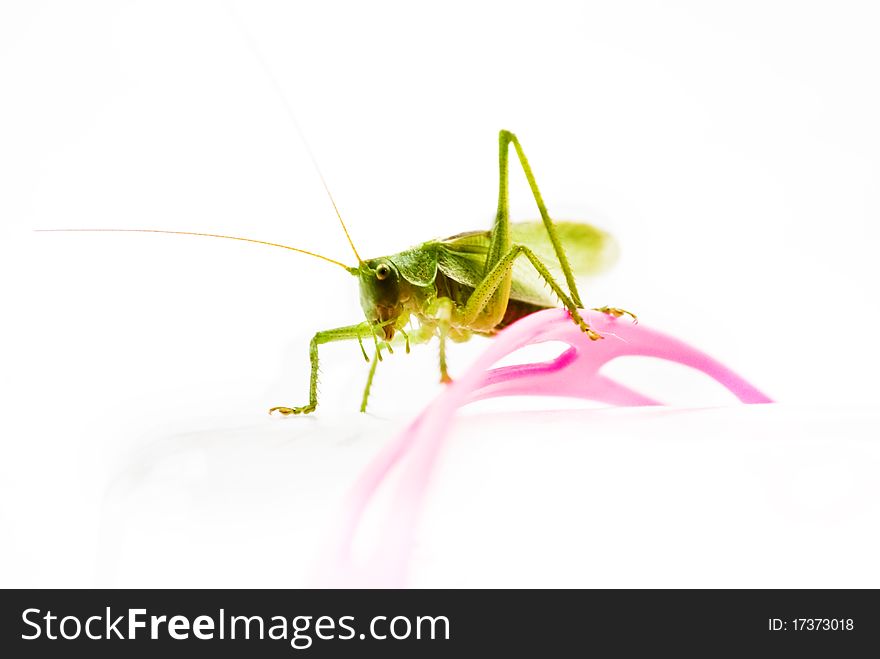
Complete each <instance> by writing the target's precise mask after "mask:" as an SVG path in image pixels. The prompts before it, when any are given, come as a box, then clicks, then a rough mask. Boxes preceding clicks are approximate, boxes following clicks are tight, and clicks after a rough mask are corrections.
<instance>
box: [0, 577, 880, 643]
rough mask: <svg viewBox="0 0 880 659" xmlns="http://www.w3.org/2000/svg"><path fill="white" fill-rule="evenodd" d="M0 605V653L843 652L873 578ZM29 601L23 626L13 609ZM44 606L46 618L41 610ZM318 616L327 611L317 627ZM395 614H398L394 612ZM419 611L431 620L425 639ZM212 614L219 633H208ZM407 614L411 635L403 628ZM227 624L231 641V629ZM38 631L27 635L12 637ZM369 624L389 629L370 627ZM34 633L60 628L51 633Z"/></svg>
mask: <svg viewBox="0 0 880 659" xmlns="http://www.w3.org/2000/svg"><path fill="white" fill-rule="evenodd" d="M0 604H2V605H0V631H2V636H0V650H2V654H3V656H6V657H35V656H39V657H54V656H59V657H60V656H68V655H69V654H70V653H71V652H85V653H87V656H90V657H119V656H158V657H162V658H163V659H164V658H166V657H193V656H202V655H204V656H248V657H264V656H265V657H269V656H272V657H285V656H286V657H291V656H301V655H305V656H309V657H323V656H334V657H338V656H355V655H357V656H364V653H365V652H366V653H367V656H372V655H373V654H380V655H381V656H407V657H414V656H416V657H424V656H458V655H459V653H467V654H466V655H463V656H471V655H472V653H476V652H488V653H492V656H496V655H497V654H499V653H515V656H586V655H588V654H591V653H595V652H599V651H601V652H602V654H601V655H600V656H634V655H633V653H636V652H638V653H641V655H642V656H655V655H661V654H662V655H664V656H665V655H666V654H671V655H672V656H717V655H718V654H724V655H728V654H729V653H731V652H742V653H748V656H763V653H765V652H766V653H771V652H773V653H785V654H784V655H779V656H791V655H789V653H795V652H797V653H798V656H821V655H825V656H852V655H851V654H849V653H852V652H856V651H858V650H865V649H870V648H873V650H874V651H876V650H877V648H878V647H880V597H878V592H877V591H875V590H591V591H585V590H406V591H401V590H6V591H0ZM108 607H109V609H110V621H111V629H110V630H109V631H108V629H107V608H108ZM28 609H31V611H30V612H29V613H27V618H28V620H29V621H30V622H31V623H32V624H28V623H26V622H25V621H24V619H23V615H25V611H26V610H28ZM130 609H145V612H144V613H142V614H136V615H135V616H134V617H135V621H136V622H143V623H144V624H145V626H144V627H137V628H135V629H134V632H135V638H134V640H129V639H125V640H120V639H119V638H117V636H118V635H124V636H125V635H128V632H129V628H128V624H129V621H130V619H131V617H132V616H130V615H129V610H130ZM221 609H222V610H223V615H222V616H221V614H220V611H221ZM34 610H38V612H35V611H34ZM48 612H51V615H52V616H55V618H54V619H53V618H49V620H48V622H47V620H46V619H45V616H46V614H47V613H48ZM65 616H74V617H76V618H77V621H73V620H72V619H68V620H67V621H66V622H65V623H64V625H65V626H64V633H65V634H67V635H68V636H74V635H75V631H76V629H77V625H78V624H79V628H80V632H79V636H78V638H75V639H72V640H66V639H63V638H60V633H61V629H60V624H59V623H60V621H61V619H62V618H64V617H65ZM94 616H98V618H94ZM119 616H123V619H122V620H121V621H120V620H118V617H119ZM151 616H156V617H157V619H158V620H159V621H158V622H157V623H155V624H156V627H155V632H156V635H157V637H158V638H157V639H155V640H154V639H152V638H150V633H151V631H152V625H153V622H152V620H151ZM160 616H165V621H162V620H161V619H160V618H159V617H160ZM173 616H184V617H185V618H186V624H184V622H182V621H181V619H178V621H177V622H176V623H175V625H176V626H175V628H174V631H175V633H176V634H177V635H178V636H181V635H182V634H188V638H187V639H185V640H175V639H174V638H172V637H171V634H170V632H169V629H168V625H167V621H168V620H170V619H171V617H173ZM199 616H207V617H209V618H211V623H210V625H209V623H208V621H207V620H206V619H204V618H203V619H202V621H201V622H200V623H199V628H198V631H199V633H200V634H201V635H202V636H207V635H209V634H210V635H212V636H213V638H212V639H210V640H203V639H199V638H196V635H195V630H194V628H193V624H194V622H195V621H196V619H197V618H198V617H199ZM233 616H245V617H248V618H251V617H253V616H258V617H261V618H262V629H263V631H262V635H263V636H264V639H263V640H258V639H256V638H251V639H245V638H242V636H243V635H244V633H245V632H244V628H245V626H246V625H245V623H244V622H243V621H242V620H237V621H236V622H234V623H231V620H232V617H233ZM299 616H310V618H309V619H308V620H306V619H305V618H302V617H299ZM321 616H326V617H327V618H324V619H323V622H321V625H320V627H321V628H320V629H318V628H317V625H318V622H319V621H318V618H319V617H321ZM345 616H351V619H348V618H344V617H345ZM378 616H384V619H383V618H377V617H378ZM396 616H403V617H405V618H406V620H397V621H394V618H395V617H396ZM89 617H93V619H92V621H91V623H90V627H89V632H90V633H92V635H93V636H98V635H101V636H104V635H106V634H105V633H109V635H110V636H111V637H112V638H110V640H105V639H102V640H91V639H88V638H86V636H85V633H86V629H85V623H86V622H87V620H88V618H89ZM273 617H277V618H275V619H274V620H273ZM420 617H421V618H423V619H422V621H421V622H420V623H418V619H419V618H420ZM426 617H430V618H436V620H435V621H434V623H433V624H434V627H433V630H434V631H433V634H434V636H435V638H433V639H431V638H429V636H430V633H431V631H430V630H431V621H430V620H428V619H427V618H426ZM442 617H445V618H446V619H448V626H447V625H446V623H444V622H443V620H442ZM221 618H222V619H223V632H224V636H225V639H223V640H220V639H219V638H218V637H219V635H220V627H219V625H220V620H221ZM282 618H283V620H282ZM374 618H375V619H376V622H375V623H373V626H372V628H371V623H372V622H373V620H374ZM294 619H296V624H297V625H298V626H299V627H300V630H299V633H298V634H297V639H296V640H297V645H298V646H300V647H299V648H298V649H294V648H293V647H292V646H291V640H292V637H293V636H294V632H295V630H294V627H293V624H294ZM113 620H117V624H116V625H115V626H113V625H112V621H113ZM260 624H261V622H260V621H258V620H257V619H252V620H251V621H250V622H249V623H247V626H248V628H249V631H248V633H249V634H251V635H252V636H254V637H256V636H258V635H259V634H260V632H259V630H260ZM392 624H393V625H394V628H393V629H391V628H390V626H391V625H392ZM417 624H420V625H421V628H420V631H419V635H421V636H422V638H414V636H415V635H416V631H415V626H416V625H417ZM230 625H232V627H234V628H235V631H236V638H235V639H231V638H230V634H231V630H230ZM209 626H210V627H211V628H210V629H209ZM774 627H776V628H777V629H774ZM817 627H818V628H817ZM38 629H39V638H37V639H34V640H25V639H23V638H22V637H23V636H32V635H35V634H37V632H38ZM270 629H274V630H275V635H276V636H280V635H281V633H282V630H283V631H284V633H285V635H286V639H276V640H273V639H269V638H268V636H269V630H270ZM371 629H372V631H374V632H376V634H378V635H379V636H381V635H386V636H388V637H387V638H386V639H383V640H380V639H375V638H371ZM407 629H409V637H408V638H405V639H401V640H398V639H395V638H392V632H393V633H394V634H396V635H398V636H403V635H406V631H407ZM447 630H448V639H447V638H446V637H445V634H444V631H447ZM319 632H320V634H319ZM47 634H53V635H56V636H59V638H58V639H56V640H50V639H48V638H46V635H47ZM361 635H363V638H361ZM319 636H324V637H325V638H323V639H322V638H320V637H319ZM329 636H334V638H332V639H330V638H327V637H329ZM336 636H342V637H348V636H351V638H343V639H340V638H335V637H336ZM645 653H647V654H645Z"/></svg>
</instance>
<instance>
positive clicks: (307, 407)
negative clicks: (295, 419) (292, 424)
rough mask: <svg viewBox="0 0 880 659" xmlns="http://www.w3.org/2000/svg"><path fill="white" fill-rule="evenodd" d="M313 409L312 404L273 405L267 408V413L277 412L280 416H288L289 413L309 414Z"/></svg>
mask: <svg viewBox="0 0 880 659" xmlns="http://www.w3.org/2000/svg"><path fill="white" fill-rule="evenodd" d="M314 411H315V406H314V405H303V406H302V407H273V408H272V409H270V410H269V414H274V413H275V412H278V413H279V414H280V415H281V416H290V415H291V414H309V413H310V412H314Z"/></svg>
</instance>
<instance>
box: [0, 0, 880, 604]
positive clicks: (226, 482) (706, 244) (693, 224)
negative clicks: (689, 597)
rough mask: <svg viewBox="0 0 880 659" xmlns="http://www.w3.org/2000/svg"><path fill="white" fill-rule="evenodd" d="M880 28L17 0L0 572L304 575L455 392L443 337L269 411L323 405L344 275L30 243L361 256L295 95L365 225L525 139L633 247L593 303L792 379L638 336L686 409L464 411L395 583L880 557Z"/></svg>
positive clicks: (394, 230)
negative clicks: (328, 343)
mask: <svg viewBox="0 0 880 659" xmlns="http://www.w3.org/2000/svg"><path fill="white" fill-rule="evenodd" d="M878 28H880V14H878V10H877V9H876V5H875V4H874V3H870V2H863V3H858V2H833V3H832V2H826V3H821V2H818V3H817V2H810V3H807V2H738V3H718V2H713V3H705V2H663V3H660V2H627V3H607V2H605V3H602V2H595V3H591V2H578V3H574V2H572V3H567V2H546V1H545V2H541V3H534V2H529V3H518V2H504V3H489V2H480V3H476V2H465V3H457V2H445V3H441V4H435V5H430V6H429V5H425V4H422V3H411V2H399V3H388V2H368V3H363V2H361V3H358V2H323V3H292V2H247V3H235V2H227V3H215V2H106V3H93V2H80V3H63V2H57V3H46V2H8V1H7V2H4V3H3V4H2V5H0V220H2V224H0V238H2V253H0V275H2V305H3V306H2V308H3V321H2V330H0V331H2V333H3V335H2V341H0V350H2V353H0V356H2V362H0V368H2V373H3V375H2V381H0V388H2V391H0V401H2V410H3V411H2V421H0V423H2V439H0V442H2V443H0V451H2V454H0V534H2V536H3V540H2V542H0V584H2V585H4V586H89V585H112V586H151V585H169V586H190V585H205V586H227V585H232V586H291V585H301V584H305V583H309V580H310V578H311V567H310V566H311V565H312V564H313V563H314V559H315V555H316V553H317V552H319V551H320V547H321V544H322V542H323V541H324V538H325V537H326V534H327V532H328V529H330V528H331V527H332V526H333V522H334V520H335V519H336V518H337V516H338V513H339V509H340V504H341V500H342V497H343V496H344V494H345V493H346V492H347V491H348V488H349V487H350V485H351V483H352V482H353V479H354V478H355V477H356V475H357V474H358V473H359V472H360V471H361V470H362V469H363V468H364V466H365V464H366V463H367V461H368V460H369V458H370V456H372V455H373V454H375V453H376V451H377V450H378V449H379V448H380V447H381V446H382V445H383V443H384V442H386V441H388V440H389V439H390V438H391V437H392V436H393V435H394V434H395V433H396V432H397V431H398V430H399V429H400V428H401V427H402V425H403V424H404V422H405V421H406V420H407V419H408V418H411V417H412V416H413V415H414V414H415V413H416V412H417V411H418V410H419V409H420V408H421V407H422V406H423V405H424V404H425V403H426V402H427V401H429V400H430V399H431V398H432V396H434V395H436V393H437V392H438V391H439V386H438V385H437V383H436V380H437V373H436V370H435V369H436V366H435V364H436V354H435V346H430V347H426V348H425V347H423V348H422V349H420V350H416V351H414V353H413V354H412V355H410V356H398V355H396V356H394V357H393V358H391V359H389V360H387V361H386V362H385V363H383V364H382V367H381V368H380V371H379V374H378V375H377V378H376V383H375V387H374V392H375V393H374V399H373V404H372V406H371V412H372V414H371V415H368V416H362V415H358V414H357V413H356V409H357V405H358V403H359V401H360V388H361V386H362V382H363V378H364V377H365V375H366V365H365V364H364V363H363V361H362V359H361V358H360V356H359V350H358V349H357V347H356V346H349V345H344V344H343V345H338V346H332V347H329V348H328V349H327V350H326V351H325V352H324V353H323V355H324V360H323V362H322V372H323V376H322V394H323V398H322V402H321V407H320V408H319V412H318V413H317V414H316V415H314V417H313V418H307V419H301V418H295V419H270V418H268V416H267V415H266V413H265V411H266V409H267V408H268V407H269V406H271V405H279V404H284V405H298V404H302V403H303V402H304V401H305V394H306V385H307V377H308V361H307V343H308V340H309V338H310V336H311V335H312V333H314V332H315V331H316V330H318V329H324V328H328V327H335V326H338V325H342V324H349V323H352V322H357V321H358V320H359V319H360V318H361V312H360V309H359V306H358V301H357V293H356V287H355V282H354V280H352V279H351V278H350V277H349V276H348V275H346V274H345V273H343V272H342V271H341V270H338V269H336V268H334V267H333V266H330V265H327V264H324V263H321V262H319V261H316V260H312V259H309V258H308V257H305V256H299V255H296V254H293V253H290V252H285V251H282V250H277V249H271V248H268V247H261V246H256V245H247V244H243V243H236V242H232V241H219V240H210V239H199V238H189V237H172V236H151V235H137V234H39V233H32V229H35V228H64V227H79V228H101V227H103V228H160V229H179V230H190V231H209V232H214V233H229V234H233V235H240V236H247V237H253V238H258V239H264V240H271V241H276V242H281V243H286V244H290V245H294V246H299V247H303V248H306V249H309V250H313V251H317V252H321V253H324V254H326V255H327V256H330V257H332V258H335V259H339V260H343V261H346V262H350V261H352V256H351V254H350V253H349V251H348V248H347V245H346V243H345V240H344V237H343V236H342V235H341V232H340V231H339V227H338V225H337V224H336V222H335V218H334V215H333V211H332V208H331V207H330V205H329V203H328V201H327V198H326V196H325V194H324V191H323V189H322V187H321V184H320V181H319V179H318V177H317V175H316V173H315V170H314V168H313V167H312V165H311V163H310V161H309V158H308V154H307V151H306V150H305V148H304V146H303V144H302V142H301V141H300V140H299V138H298V136H297V132H296V129H295V125H294V122H293V120H292V118H291V116H290V113H289V112H288V110H287V108H286V107H285V103H284V101H283V100H282V98H283V97H286V98H287V99H288V102H289V104H290V105H291V106H292V107H293V108H294V110H295V112H296V115H297V116H298V117H299V121H300V123H301V125H302V127H303V131H304V133H305V134H306V137H307V139H308V140H309V142H310V144H311V148H312V150H313V151H314V153H315V155H316V157H317V159H318V160H319V162H320V163H321V166H322V169H323V171H324V174H325V176H326V178H327V180H328V182H329V184H330V186H331V188H332V189H333V191H334V195H335V197H336V200H337V202H338V205H339V207H340V210H341V211H342V213H343V215H344V217H346V219H347V221H348V223H349V226H350V229H351V232H352V235H353V237H354V240H355V242H356V244H357V246H358V249H359V250H360V252H361V253H362V254H364V255H366V256H377V255H382V254H387V253H393V252H396V251H398V250H400V249H403V248H405V247H408V246H409V245H411V244H416V243H418V242H420V241H423V240H427V239H429V238H432V237H437V236H443V235H450V234H453V233H456V232H459V231H463V230H470V229H478V228H483V227H486V228H488V226H489V224H490V221H491V219H492V217H493V214H494V208H495V203H496V193H497V141H496V140H497V131H498V129H500V128H502V127H504V128H509V129H511V130H514V131H516V132H517V134H518V135H519V137H520V139H521V141H522V143H523V146H524V148H525V150H526V153H527V154H528V156H529V158H530V160H531V163H532V166H533V168H534V171H535V174H536V176H537V178H538V182H539V184H540V186H541V189H542V192H543V195H544V198H545V200H546V201H547V203H548V206H549V208H550V212H551V214H552V215H554V216H555V217H557V218H560V219H562V218H571V219H584V220H588V221H591V222H594V223H596V224H598V225H600V226H602V227H604V228H607V229H609V230H610V231H611V232H612V233H614V235H615V236H616V237H617V239H618V241H619V242H620V245H621V248H622V257H621V259H620V261H619V263H618V265H617V266H616V268H615V270H614V271H613V272H612V273H610V274H609V275H608V276H606V277H603V278H602V279H599V280H597V281H596V282H594V283H592V284H590V286H589V287H587V288H586V289H585V290H584V293H585V295H584V297H585V298H586V300H585V301H587V302H589V303H591V304H592V305H593V306H597V305H601V304H613V305H617V306H622V307H626V308H631V309H633V310H635V311H637V312H638V313H639V314H640V317H641V318H642V321H643V322H644V323H646V324H649V325H651V326H652V327H656V328H660V329H663V330H666V331H669V332H671V333H673V334H676V335H678V336H680V337H681V338H683V339H685V340H687V341H689V342H690V343H692V344H693V345H695V346H697V347H699V348H701V349H703V350H706V351H708V352H710V353H711V354H713V355H715V356H716V357H718V358H720V359H721V360H722V361H724V362H725V363H727V364H729V365H730V366H732V367H733V368H735V369H736V370H738V371H739V372H740V373H742V374H743V375H745V376H746V377H747V378H748V379H750V380H751V381H752V382H753V383H755V384H756V385H757V386H759V387H760V388H762V389H764V390H765V391H767V393H769V394H770V395H771V396H773V397H774V398H775V399H777V400H778V401H780V403H779V404H778V405H776V406H771V407H765V408H761V409H760V410H758V409H747V408H744V407H740V406H738V405H737V404H736V403H735V402H732V401H731V400H730V399H729V398H727V397H725V396H724V395H722V394H720V393H719V392H718V391H717V389H716V388H711V387H707V386H705V385H706V383H705V382H703V381H702V380H700V379H695V378H694V377H692V376H688V375H683V374H682V373H680V372H678V371H677V370H675V369H672V368H665V367H659V366H657V365H655V364H650V363H646V362H644V361H643V362H641V363H632V364H627V365H623V364H621V365H620V367H619V368H618V369H617V372H618V373H620V374H621V376H622V377H626V378H629V380H630V381H632V382H636V383H639V384H641V385H645V387H646V389H647V390H649V392H650V393H652V394H653V395H655V396H657V397H660V398H663V399H664V400H668V401H670V402H673V403H676V404H677V405H678V408H676V409H672V410H665V411H659V410H640V411H639V410H637V411H627V410H586V411H584V410H579V411H578V410H577V409H576V410H574V411H568V412H552V413H551V412H536V411H533V412H526V411H523V410H526V409H529V410H534V409H536V408H544V409H546V408H553V409H556V408H559V407H561V406H562V407H569V408H571V407H575V408H578V407H582V406H580V405H578V404H572V403H566V402H564V401H549V402H548V401H538V402H537V403H536V402H535V401H521V400H509V401H503V402H502V403H494V404H493V405H492V406H484V407H483V408H479V409H475V410H474V411H473V412H472V413H471V414H470V415H469V416H468V417H467V418H466V419H464V420H462V421H460V422H459V423H457V424H456V425H455V427H454V428H453V429H452V433H451V437H450V444H449V447H448V450H447V452H446V453H445V454H444V455H443V461H442V464H441V466H440V471H438V473H437V476H436V478H435V479H434V482H433V483H432V490H431V492H432V495H431V502H430V505H429V507H428V510H426V513H425V516H424V518H423V521H422V532H421V536H420V537H421V541H420V545H419V551H418V556H417V561H416V564H415V565H414V569H413V579H412V583H414V584H418V585H502V586H514V585H582V586H591V585H605V586H652V585H668V586H738V585H748V586H776V585H791V586H810V585H832V586H859V585H864V586H869V585H870V586H874V587H877V586H880V571H878V568H877V567H876V561H875V560H873V558H872V557H873V556H875V555H876V552H877V551H880V534H878V531H877V526H876V524H877V522H876V520H877V514H878V512H880V500H878V496H880V491H878V485H877V477H876V474H877V473H878V468H880V447H878V443H877V437H878V434H880V433H878V428H880V424H878V419H877V414H876V413H875V411H874V410H875V409H876V391H877V384H876V377H877V368H878V366H880V342H878V341H877V338H876V335H877V327H878V323H880V306H878V303H877V301H876V286H877V283H878V280H880V277H878V275H880V269H878V266H877V254H878V248H880V222H878V219H880V217H878V216H880V189H878V180H880V156H878V149H880V123H878V121H877V117H878V116H880V87H878V85H877V80H878V62H880V42H878V40H877V38H876V37H877V32H878ZM512 172H513V175H512V184H513V192H512V208H513V215H514V218H518V219H531V218H534V217H536V212H535V208H534V204H533V202H532V200H531V199H530V196H529V193H528V188H527V186H526V185H525V181H524V178H523V177H522V176H521V174H520V173H519V171H518V170H517V169H516V168H513V169H512ZM484 345H485V344H481V343H480V341H474V342H472V344H469V345H465V346H456V347H454V348H453V352H452V356H451V360H452V362H451V363H452V369H453V374H454V373H455V372H457V371H458V372H460V371H461V370H463V369H464V368H465V367H466V365H467V363H468V361H469V360H470V359H472V358H473V356H474V355H475V354H477V353H478V352H479V350H481V349H482V347H483V346H484ZM719 406H720V407H719ZM686 408H704V409H702V410H697V411H687V409H686Z"/></svg>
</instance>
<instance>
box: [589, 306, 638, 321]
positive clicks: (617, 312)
mask: <svg viewBox="0 0 880 659" xmlns="http://www.w3.org/2000/svg"><path fill="white" fill-rule="evenodd" d="M593 311H599V312H601V313H605V314H608V315H609V316H614V317H615V318H620V317H621V316H629V317H630V318H632V319H633V323H638V322H639V317H638V316H636V315H635V314H634V313H633V312H632V311H627V310H626V309H618V308H617V307H596V308H595V309H593Z"/></svg>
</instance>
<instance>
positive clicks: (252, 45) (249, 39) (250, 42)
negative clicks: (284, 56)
mask: <svg viewBox="0 0 880 659" xmlns="http://www.w3.org/2000/svg"><path fill="white" fill-rule="evenodd" d="M226 9H227V11H228V12H229V13H230V14H232V16H233V18H234V19H235V24H236V27H238V29H239V31H240V32H241V35H242V37H243V38H244V42H245V44H246V45H247V47H248V48H249V49H250V51H251V53H252V54H253V55H254V57H255V58H256V60H257V62H258V63H259V64H260V67H261V68H262V69H263V73H265V74H266V77H267V78H268V79H269V82H271V83H272V87H273V88H274V89H275V93H276V94H278V98H279V100H280V101H281V104H282V105H283V106H284V109H285V110H287V114H288V115H290V119H291V120H292V121H293V125H294V127H295V128H296V133H297V135H299V139H300V141H301V142H302V143H303V146H304V147H305V148H306V153H308V154H309V159H310V160H311V161H312V166H313V167H314V168H315V171H316V172H318V178H320V179H321V185H323V186H324V190H325V191H326V192H327V196H328V197H329V198H330V203H331V204H333V210H334V211H336V217H338V218H339V224H340V225H341V226H342V231H343V232H344V233H345V237H346V239H348V244H349V245H351V251H352V252H354V255H355V257H356V258H357V260H358V265H360V264H361V263H363V262H364V261H363V259H361V255H360V254H358V251H357V248H356V247H355V246H354V241H352V239H351V234H349V233H348V227H346V226H345V222H344V221H343V219H342V214H341V213H340V212H339V208H338V207H337V206H336V200H335V199H333V193H331V192H330V186H328V185H327V181H326V180H325V179H324V174H323V173H322V172H321V168H320V166H319V165H318V160H317V158H315V154H314V153H312V148H311V147H310V146H309V142H308V140H306V136H305V134H304V133H303V131H302V127H301V126H300V125H299V120H298V119H297V118H296V112H294V111H293V106H291V104H290V103H289V102H288V100H287V96H285V95H284V90H283V89H282V87H281V85H280V83H279V82H278V79H277V78H276V77H275V76H274V74H273V73H272V69H271V68H269V65H268V64H267V63H266V60H265V59H264V58H263V54H262V52H261V51H260V49H259V47H257V44H256V42H255V41H254V38H253V36H252V35H251V33H250V32H249V31H248V29H247V27H246V26H245V24H244V21H242V20H241V17H240V16H239V15H238V13H237V12H236V11H235V9H233V8H232V5H230V4H228V3H227V4H226Z"/></svg>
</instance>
